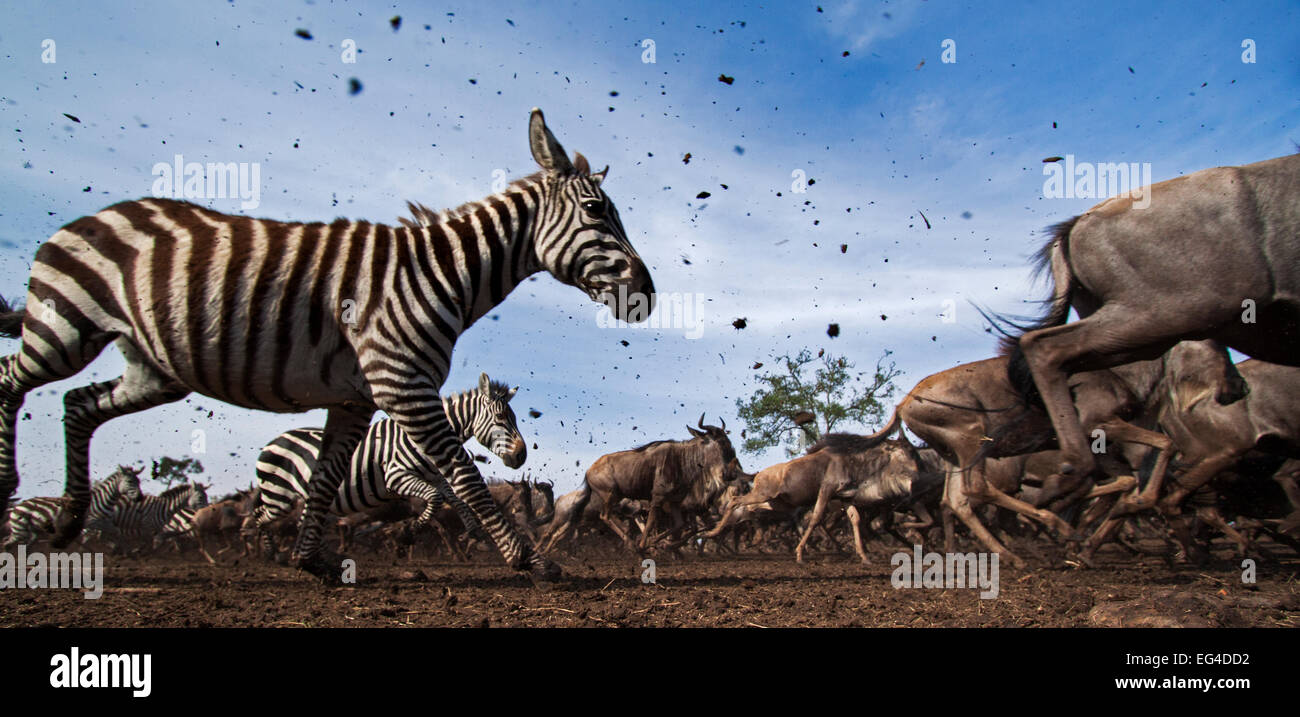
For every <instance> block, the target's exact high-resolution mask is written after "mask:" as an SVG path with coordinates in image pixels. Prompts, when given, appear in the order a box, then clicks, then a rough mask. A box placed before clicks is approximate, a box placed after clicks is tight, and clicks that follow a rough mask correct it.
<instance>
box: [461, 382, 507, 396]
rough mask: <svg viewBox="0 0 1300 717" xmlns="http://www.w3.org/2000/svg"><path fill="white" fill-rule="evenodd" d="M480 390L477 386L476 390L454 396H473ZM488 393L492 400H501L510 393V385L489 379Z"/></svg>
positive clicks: (465, 391)
mask: <svg viewBox="0 0 1300 717" xmlns="http://www.w3.org/2000/svg"><path fill="white" fill-rule="evenodd" d="M478 390H479V388H478V386H475V387H474V388H470V389H466V390H464V391H461V392H459V393H456V394H454V395H455V396H469V395H471V394H474V393H477V392H478ZM487 392H488V396H489V397H491V398H501V397H503V396H505V395H506V394H507V393H509V392H510V384H509V383H507V382H505V381H498V380H496V379H495V378H494V379H489V380H488V391H487Z"/></svg>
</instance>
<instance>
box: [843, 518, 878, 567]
mask: <svg viewBox="0 0 1300 717" xmlns="http://www.w3.org/2000/svg"><path fill="white" fill-rule="evenodd" d="M844 512H846V513H848V514H849V524H850V525H851V526H852V530H853V548H854V549H855V550H857V551H858V557H859V558H862V564H863V565H867V564H869V563H870V562H871V561H869V560H867V551H866V550H865V549H864V548H863V547H862V516H861V515H859V514H858V507H857V506H855V505H852V504H850V505H849V507H848V508H846V509H845V511H844Z"/></svg>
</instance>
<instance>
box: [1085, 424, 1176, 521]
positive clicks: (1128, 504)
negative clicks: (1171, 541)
mask: <svg viewBox="0 0 1300 717" xmlns="http://www.w3.org/2000/svg"><path fill="white" fill-rule="evenodd" d="M1098 428H1100V429H1101V430H1103V431H1105V434H1106V438H1107V440H1114V441H1121V442H1123V443H1137V444H1140V445H1144V446H1150V447H1152V448H1154V449H1155V450H1156V452H1157V453H1156V463H1155V465H1154V466H1152V468H1151V477H1150V478H1149V479H1147V484H1146V486H1145V487H1143V488H1142V491H1141V492H1140V493H1138V494H1137V495H1136V496H1133V497H1132V498H1123V499H1121V500H1120V501H1119V504H1118V505H1116V506H1115V510H1114V511H1113V512H1114V514H1115V515H1123V514H1125V513H1133V512H1137V511H1139V510H1148V509H1150V508H1154V507H1155V505H1156V499H1157V498H1159V497H1160V487H1161V486H1162V485H1163V484H1164V480H1165V474H1166V473H1167V472H1168V470H1169V457H1170V454H1171V453H1172V448H1173V445H1174V442H1173V441H1172V440H1170V438H1169V436H1166V435H1165V434H1163V433H1158V432H1156V431H1148V430H1146V429H1145V428H1138V427H1137V426H1134V425H1133V424H1131V423H1127V422H1125V421H1119V420H1115V421H1107V422H1105V423H1103V424H1101V425H1100V426H1098Z"/></svg>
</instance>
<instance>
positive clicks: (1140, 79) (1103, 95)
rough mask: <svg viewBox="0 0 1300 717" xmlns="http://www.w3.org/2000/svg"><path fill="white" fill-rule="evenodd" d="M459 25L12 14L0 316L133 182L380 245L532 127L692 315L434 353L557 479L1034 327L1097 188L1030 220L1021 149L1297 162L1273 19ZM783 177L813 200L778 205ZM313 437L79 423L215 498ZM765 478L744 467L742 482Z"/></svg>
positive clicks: (1286, 46) (55, 435)
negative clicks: (1044, 273) (497, 407)
mask: <svg viewBox="0 0 1300 717" xmlns="http://www.w3.org/2000/svg"><path fill="white" fill-rule="evenodd" d="M485 5H488V4H486V3H463V4H455V3H452V4H440V5H439V6H438V7H437V8H432V7H431V5H430V4H427V3H331V2H303V3H287V2H286V3H251V2H250V3H245V2H217V1H215V0H213V1H207V2H187V3H171V2H139V3H128V2H124V3H111V4H110V3H104V4H93V5H89V6H87V5H85V4H82V3H71V2H59V1H53V0H41V1H40V2H16V3H9V4H8V7H7V8H6V12H5V14H6V22H5V23H4V25H3V26H0V128H3V130H4V142H3V144H2V145H0V293H3V294H4V295H6V296H22V295H24V293H25V282H26V276H27V273H28V270H29V268H30V266H31V257H32V255H33V254H34V252H35V249H36V247H37V246H39V244H40V243H41V242H43V241H44V240H45V239H47V238H48V237H49V236H50V235H51V234H52V233H53V232H54V231H56V230H57V229H58V228H59V227H60V226H62V225H63V224H65V223H67V222H69V221H71V220H73V219H76V218H77V217H79V216H83V215H86V214H90V213H93V212H95V211H97V210H98V209H101V208H103V207H105V206H107V205H109V204H112V203H114V202H117V201H121V200H125V199H133V198H138V197H142V196H146V195H148V194H149V193H150V190H151V187H152V184H153V179H154V177H153V175H152V174H151V170H152V167H153V166H154V164H155V163H158V162H171V161H172V160H173V157H174V155H176V154H181V155H183V156H184V157H185V159H186V160H187V161H198V162H257V163H259V164H260V168H261V184H260V189H261V205H260V206H259V207H258V208H257V209H254V210H251V211H249V212H248V213H249V214H252V215H255V216H266V217H272V218H277V219H291V220H328V219H331V218H333V217H335V216H347V217H352V218H358V219H360V218H364V219H369V220H372V221H388V222H391V221H394V220H395V219H396V217H398V216H400V215H402V214H403V210H404V206H405V201H406V200H408V199H409V200H415V201H420V202H423V203H425V204H428V205H430V206H435V207H441V206H453V205H456V204H459V203H461V202H463V201H466V200H470V199H475V198H478V197H481V196H484V195H486V194H488V193H490V192H491V191H492V181H493V178H494V172H504V173H505V175H506V176H509V177H517V176H520V175H523V174H527V173H529V172H532V171H533V170H534V169H535V165H534V164H533V162H532V159H531V157H530V155H529V152H528V147H527V141H526V126H527V119H528V111H529V108H531V107H533V106H538V107H541V108H543V109H544V110H545V112H546V117H547V120H548V123H549V124H550V126H551V128H552V130H553V131H554V132H555V133H556V135H557V137H558V138H559V139H560V141H561V142H562V143H563V144H564V145H565V147H566V148H567V149H568V150H569V151H570V152H572V151H574V150H577V151H581V152H583V153H584V154H585V155H586V156H588V157H589V158H590V159H591V160H592V163H593V164H594V165H595V166H597V167H600V166H604V165H605V164H609V165H610V167H611V171H610V176H609V179H608V181H607V183H606V189H607V191H608V193H609V194H610V196H611V197H612V198H613V200H614V201H615V203H616V204H617V205H618V207H619V209H620V212H621V214H622V216H623V221H624V225H625V227H626V229H627V230H628V233H629V236H630V237H631V239H632V241H633V243H634V244H635V245H636V246H637V248H638V250H639V251H640V252H641V254H642V256H643V257H644V258H645V259H646V261H647V262H648V263H649V264H650V266H651V269H652V271H653V274H654V278H655V283H656V286H657V288H658V289H659V290H660V291H661V292H689V293H690V294H692V295H696V296H702V297H703V302H704V303H703V304H702V306H703V307H704V308H703V314H702V320H703V323H702V325H701V327H700V330H701V335H700V336H699V338H696V339H690V338H687V337H686V335H685V334H686V333H687V332H686V331H685V330H683V329H659V330H656V329H618V328H602V327H601V326H599V325H598V323H597V315H598V307H597V306H596V305H594V304H592V303H590V302H589V301H587V299H586V298H585V297H584V296H583V295H582V294H581V293H580V292H578V291H576V290H574V289H572V288H570V287H566V286H562V285H560V284H559V283H558V282H556V281H554V280H553V279H551V278H550V277H548V276H545V275H539V277H538V278H537V281H535V282H529V283H526V284H525V285H523V286H521V287H520V288H519V289H518V290H516V292H515V293H514V294H512V295H511V297H510V298H509V299H508V300H507V301H506V302H505V303H504V304H503V305H502V306H501V307H499V310H498V311H497V312H496V313H495V315H494V317H493V318H489V319H484V320H483V321H481V322H480V323H479V324H478V325H476V326H475V327H474V328H473V329H471V330H470V331H469V332H468V333H467V334H466V335H465V336H463V337H462V339H461V341H460V343H459V344H458V345H457V349H456V355H455V370H454V372H453V373H452V376H451V378H450V380H449V381H448V384H447V389H448V390H459V389H461V388H467V387H470V386H472V385H473V383H474V381H475V379H476V378H477V376H478V373H479V371H486V372H488V373H489V374H490V375H492V376H493V377H494V378H499V379H503V380H507V381H510V382H511V383H513V384H518V385H520V386H521V390H520V392H519V394H518V396H517V397H516V398H515V400H514V405H515V409H516V412H517V413H518V414H519V415H520V419H521V428H522V429H523V430H524V432H525V433H526V435H527V436H528V438H529V441H530V444H531V443H536V444H537V448H536V449H534V450H532V451H531V452H530V456H529V463H528V466H526V468H528V469H531V471H532V472H533V474H534V475H537V476H539V477H545V478H551V479H554V480H555V481H556V482H557V484H558V487H560V488H562V489H569V488H573V487H575V486H577V485H578V483H579V481H580V480H581V476H582V472H583V471H584V470H585V468H586V466H588V465H589V464H590V463H591V461H592V460H594V459H595V458H596V457H597V456H599V455H600V454H602V453H605V452H608V451H612V450H618V449H622V448H627V447H631V446H633V445H637V444H640V443H643V442H645V441H647V440H652V439H657V438H680V437H685V436H686V432H685V429H684V427H683V424H685V423H688V422H689V423H692V424H693V423H694V421H695V419H696V418H698V416H699V414H700V413H701V412H706V413H707V414H708V416H709V419H710V422H716V420H717V417H718V416H719V415H721V416H724V417H726V418H727V420H728V424H729V427H732V428H736V429H738V428H739V423H738V421H737V419H736V418H735V400H736V398H738V397H745V396H748V395H749V394H750V393H752V391H753V390H754V389H755V387H756V383H755V381H754V371H752V370H750V367H751V366H752V365H753V364H754V363H756V362H764V363H767V364H769V365H771V363H772V361H773V357H774V356H776V355H779V354H782V353H793V352H796V351H798V350H799V349H801V348H809V349H811V350H814V351H816V350H817V349H819V348H825V349H826V350H828V351H830V352H832V353H835V354H837V355H838V354H843V355H847V356H848V357H850V358H851V359H852V360H855V361H856V362H857V363H858V365H859V368H861V369H867V368H869V367H870V366H872V365H873V364H874V361H875V359H876V358H877V357H878V356H879V355H880V354H881V352H882V351H884V350H891V351H893V352H894V353H893V359H894V360H896V361H897V364H898V366H899V368H900V369H902V370H903V371H904V374H903V376H902V377H901V378H900V379H899V381H898V385H899V387H900V389H902V390H906V389H908V388H910V387H911V386H912V385H913V384H914V383H915V382H916V381H918V380H920V379H921V378H923V377H924V376H926V375H928V374H930V373H933V372H935V371H939V370H943V369H946V368H949V367H952V366H954V365H957V364H959V363H964V362H967V361H973V360H977V359H980V358H985V357H987V356H989V355H991V353H992V351H993V344H994V341H993V338H992V337H991V336H989V335H988V334H987V333H985V330H984V329H985V326H984V322H983V320H982V319H981V317H980V316H979V315H978V313H977V312H976V311H975V310H974V309H973V308H972V307H971V303H970V302H975V303H978V304H980V305H984V306H988V307H990V308H992V309H994V310H998V311H1006V312H1011V313H1026V312H1030V311H1032V310H1033V309H1034V307H1033V306H1032V305H1028V304H1026V303H1025V302H1026V301H1030V300H1035V299H1038V298H1041V296H1042V295H1043V293H1044V289H1043V287H1042V286H1035V285H1032V284H1031V283H1030V282H1029V272H1028V270H1027V264H1026V258H1027V256H1028V255H1029V254H1030V253H1031V252H1032V251H1033V250H1034V248H1036V246H1037V245H1038V244H1039V243H1040V242H1041V232H1042V229H1043V228H1044V227H1046V226H1047V225H1049V224H1052V223H1054V222H1057V221H1060V220H1062V219H1066V218H1068V217H1070V216H1072V215H1074V214H1077V213H1079V212H1082V211H1084V210H1086V209H1087V208H1088V207H1089V206H1091V205H1092V204H1094V203H1096V202H1097V201H1099V199H1049V198H1045V197H1044V191H1043V183H1044V176H1043V169H1042V168H1043V163H1042V160H1043V159H1044V158H1046V157H1051V156H1064V155H1074V156H1075V158H1076V159H1077V160H1078V161H1080V162H1138V163H1149V164H1150V166H1151V172H1152V176H1153V178H1154V179H1155V180H1156V181H1159V180H1162V179H1168V178H1171V177H1175V176H1178V175H1180V174H1185V173H1189V172H1192V171H1195V170H1198V169H1202V168H1205V167H1211V166H1219V165H1231V164H1243V163H1249V162H1253V161H1258V160H1262V159H1267V158H1270V157H1275V156H1279V155H1282V154H1286V153H1288V152H1291V151H1294V149H1295V143H1296V142H1300V127H1298V126H1297V124H1298V123H1300V53H1297V50H1298V49H1300V17H1298V15H1300V12H1298V6H1297V4H1296V3H1294V2H1282V1H1275V2H1250V3H1240V2H1200V1H1189V2H1147V3H1140V4H1133V3H1119V2H1096V3H1073V2H1070V3H1055V2H1042V3H1003V2H972V3H948V2H936V1H933V0H931V1H929V2H889V3H882V2H844V3H839V2H829V1H826V2H821V4H820V5H821V8H822V11H821V12H819V11H818V4H817V3H816V2H810V3H802V2H791V3H772V4H764V5H751V4H739V3H725V2H719V3H706V4H700V3H681V4H670V3H615V2H572V3H563V4H561V3H521V4H510V3H491V5H492V7H490V8H488V7H484V6H485ZM395 15H400V16H401V18H402V22H401V26H400V28H399V29H398V30H396V31H394V30H393V28H392V27H391V25H390V23H389V19H390V18H391V17H393V16H395ZM426 26H427V29H426ZM299 28H301V29H305V30H307V31H309V32H310V34H311V35H312V39H311V40H305V39H302V38H300V37H298V36H296V35H295V30H297V29H299ZM46 39H50V40H53V41H54V43H55V51H56V56H55V62H53V63H44V62H42V43H43V41H44V40H46ZM346 39H351V40H353V41H355V43H356V46H357V47H358V48H359V50H360V53H359V55H358V59H357V62H356V63H355V64H345V63H344V62H343V61H342V58H341V53H342V51H343V43H344V40H346ZM949 39H950V40H952V41H953V43H954V46H955V48H954V49H955V58H956V62H955V63H945V62H943V61H942V60H943V57H942V54H943V51H944V50H943V44H944V41H945V40H949ZM1246 39H1250V40H1252V41H1253V45H1254V50H1255V53H1256V57H1255V60H1256V61H1255V62H1254V63H1245V62H1243V61H1242V53H1243V48H1242V43H1243V41H1244V40H1246ZM645 40H652V41H653V46H654V59H655V62H653V63H648V62H644V61H643V59H645V53H646V45H645V44H644V43H643V41H645ZM845 52H848V55H847V56H845V55H844V53H845ZM922 61H924V64H921V63H922ZM722 74H725V75H727V76H729V77H734V82H733V83H732V84H725V83H723V82H720V81H719V79H718V77H719V75H722ZM354 77H355V78H356V79H358V80H359V81H360V82H361V84H362V90H361V92H360V93H359V94H355V95H352V94H349V91H348V82H349V80H350V79H351V78H354ZM612 93H617V95H614V94H612ZM611 108H612V109H611ZM64 113H67V114H70V115H73V116H75V117H77V118H78V119H79V120H80V122H73V121H71V120H69V119H68V118H66V117H65V116H64ZM1054 123H1055V124H1054ZM686 153H690V154H691V160H690V162H689V164H687V163H684V162H683V161H682V159H683V156H684V155H685V154H686ZM796 170H802V171H803V173H804V175H805V176H806V177H809V178H811V179H813V180H814V183H813V184H811V185H810V186H808V187H807V191H806V192H805V193H802V194H800V193H795V192H793V191H791V190H792V182H793V181H794V180H793V179H792V173H794V172H796ZM722 185H726V188H723V186H722ZM87 188H89V189H88V190H87ZM701 192H709V193H710V194H711V196H710V197H708V198H707V199H697V195H698V194H699V193H701ZM204 203H206V204H208V205H210V206H212V207H213V208H215V209H218V210H221V211H228V212H234V213H238V212H240V209H239V206H238V200H233V199H225V200H223V199H217V200H211V201H207V202H204ZM921 213H924V215H925V219H924V220H923V219H922V217H921ZM926 221H928V222H929V224H930V228H929V229H927V228H926V226H925V222H926ZM841 245H847V249H846V250H845V251H843V252H841V249H840V247H841ZM946 302H951V303H946ZM946 307H955V308H956V312H955V315H954V318H955V320H954V321H951V322H947V321H945V320H944V316H943V314H944V311H945V308H946ZM741 317H744V318H746V319H747V328H745V329H744V330H740V331H738V330H736V329H734V328H732V322H733V321H734V320H735V319H737V318H741ZM832 322H834V323H838V324H839V325H840V327H841V334H840V336H839V337H838V338H835V339H831V338H829V337H828V336H827V332H826V329H827V325H828V324H829V323H832ZM623 341H626V342H627V343H628V345H627V346H623V345H622V342H623ZM16 349H17V342H12V341H0V351H5V352H11V351H14V350H16ZM121 367H122V362H121V359H120V358H119V357H118V356H117V354H116V351H115V350H114V349H109V350H108V351H106V352H105V354H104V355H103V356H102V357H101V358H100V359H99V360H98V361H97V362H96V363H95V364H94V365H92V367H90V368H89V369H88V370H86V371H85V372H83V373H82V374H81V375H79V376H77V377H74V378H73V379H70V380H68V381H64V382H60V383H57V384H52V385H51V386H47V387H44V388H42V389H41V390H39V391H38V392H36V393H34V394H32V395H29V397H28V399H27V403H26V407H25V409H24V411H25V412H29V413H30V414H31V418H30V420H24V421H22V422H20V424H19V462H20V468H21V471H22V475H23V476H24V478H23V484H22V486H21V488H20V489H19V491H20V495H22V496H30V495H44V494H52V493H57V492H58V490H59V486H60V485H61V483H62V475H63V474H62V470H63V465H62V459H61V456H62V446H63V442H62V441H63V438H62V430H61V423H60V417H61V414H62V407H61V402H60V400H59V397H60V396H61V395H62V393H63V392H64V391H66V390H68V389H69V388H73V387H75V386H78V385H82V384H84V383H86V382H88V381H89V380H92V379H93V380H103V379H105V378H108V377H111V376H114V375H117V373H118V372H120V370H121ZM529 409H536V410H537V411H540V412H541V414H542V415H541V416H540V417H538V418H532V417H530V416H529V415H528V411H529ZM209 412H212V415H211V417H209ZM322 422H323V413H320V412H316V413H310V414H306V415H273V414H265V413H254V412H249V411H243V410H237V409H233V408H230V407H227V406H224V405H222V404H220V403H218V402H216V401H213V400H210V399H207V398H204V397H201V396H191V397H190V398H189V399H188V400H187V401H185V402H182V403H179V404H175V405H172V406H167V407H162V408H157V409H153V410H151V411H149V412H147V413H144V414H140V415H137V416H134V417H130V418H123V419H118V420H116V421H114V422H111V423H109V424H108V425H106V426H105V427H103V428H101V429H100V431H99V432H98V433H97V434H96V437H95V442H94V445H93V447H92V465H93V470H94V474H95V475H96V476H102V475H105V474H106V473H107V472H108V471H110V470H111V468H112V466H114V465H115V464H116V463H119V462H122V463H130V462H140V461H147V460H148V459H149V458H151V457H155V456H158V455H163V454H168V455H173V456H182V455H189V454H190V452H191V436H192V431H194V430H196V429H198V430H202V431H204V433H205V437H206V452H205V453H203V454H202V455H199V456H198V457H199V458H200V459H201V460H202V461H203V462H204V464H205V465H206V466H207V468H208V469H209V472H208V479H209V480H212V481H214V482H215V483H216V484H217V485H218V486H219V487H221V488H223V489H224V488H233V487H235V486H242V485H246V484H247V483H248V482H249V480H251V478H252V468H253V463H254V461H255V460H256V456H257V453H258V451H259V450H260V448H261V446H262V445H263V444H265V443H266V441H268V440H270V439H271V438H272V437H274V436H275V435H276V434H278V433H279V432H280V431H283V430H286V429H289V428H294V427H298V426H304V425H320V424H321V423H322ZM853 428H855V429H858V430H866V429H867V428H870V427H867V426H856V427H853ZM734 433H736V434H738V433H739V431H738V430H736V431H735V432H734ZM737 438H738V435H737ZM480 452H482V451H481V450H480ZM780 459H781V453H780V452H779V451H776V450H774V451H770V452H768V453H766V454H763V455H758V456H753V455H745V456H742V462H743V463H744V465H745V467H746V468H747V469H749V470H757V469H758V468H761V467H763V466H765V465H768V464H770V463H773V462H776V461H777V460H780ZM485 473H487V474H489V475H496V476H499V477H508V476H509V475H510V473H511V472H510V471H508V470H507V469H505V468H504V467H503V466H501V464H500V463H499V462H496V461H493V463H491V464H490V465H489V466H487V467H485Z"/></svg>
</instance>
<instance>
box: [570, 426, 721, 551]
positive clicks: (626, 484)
mask: <svg viewBox="0 0 1300 717" xmlns="http://www.w3.org/2000/svg"><path fill="white" fill-rule="evenodd" d="M697 425H698V426H699V430H696V429H695V428H692V427H690V426H687V427H686V430H688V431H690V432H691V435H692V436H693V438H691V439H690V440H687V441H654V442H651V443H647V444H645V445H643V446H641V447H639V448H633V449H632V450H629V451H619V452H617V453H609V454H607V455H603V456H601V457H600V458H597V459H596V462H595V463H593V464H591V468H589V469H587V476H586V479H585V482H584V483H583V486H582V491H583V492H582V494H581V495H580V496H579V498H578V504H577V505H575V506H574V511H573V515H574V516H581V515H582V513H583V511H584V510H585V506H586V503H587V501H588V500H589V499H590V496H591V495H592V494H593V493H594V494H597V495H599V496H600V499H601V502H602V503H604V507H603V508H602V510H601V513H600V519H601V520H602V521H604V522H605V524H606V525H608V526H609V527H610V529H611V530H613V531H614V533H615V534H617V535H618V536H619V538H620V539H621V540H622V541H623V543H624V544H625V545H627V546H628V547H631V548H634V549H636V550H639V551H644V550H646V549H648V548H650V547H651V546H653V545H654V544H655V542H656V541H657V540H658V539H659V537H661V536H657V535H655V523H656V522H657V521H658V516H659V513H660V512H664V511H666V512H667V513H668V514H669V516H671V517H672V521H673V524H672V527H670V528H669V529H668V530H667V531H666V534H670V533H673V532H675V531H679V530H681V529H682V528H684V527H685V525H686V520H685V517H684V515H683V507H682V506H683V503H684V502H685V501H687V500H688V499H690V500H692V501H693V502H694V503H695V504H696V505H708V504H710V503H712V502H713V501H714V500H716V498H717V496H718V495H720V494H721V493H722V491H723V489H725V488H726V486H727V484H728V483H730V482H731V481H732V480H734V479H735V478H736V476H739V475H740V474H742V473H743V472H744V471H742V470H741V468H740V461H738V460H737V459H736V451H735V449H733V448H732V447H731V440H730V439H728V438H727V422H726V421H723V422H722V426H720V427H719V426H706V425H704V414H700V420H699V423H698V424H697ZM625 498H630V499H633V500H647V501H649V506H648V508H647V516H646V524H645V529H644V531H643V532H642V534H641V540H640V542H639V543H638V544H636V545H634V544H633V542H632V538H631V535H630V534H629V533H628V532H626V531H625V530H624V529H623V528H622V527H620V526H619V525H618V524H616V523H615V522H614V520H613V518H612V517H611V516H612V513H613V510H614V508H615V507H617V506H618V505H619V504H620V503H621V502H622V501H623V499H625ZM674 547H675V546H674Z"/></svg>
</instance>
